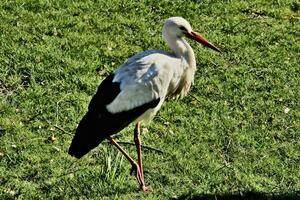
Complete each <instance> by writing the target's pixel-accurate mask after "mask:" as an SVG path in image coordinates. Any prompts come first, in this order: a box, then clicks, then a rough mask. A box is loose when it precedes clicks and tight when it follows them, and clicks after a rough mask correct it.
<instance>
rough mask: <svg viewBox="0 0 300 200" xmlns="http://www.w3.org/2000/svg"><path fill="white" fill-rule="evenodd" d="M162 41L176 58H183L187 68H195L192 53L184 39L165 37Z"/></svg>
mask: <svg viewBox="0 0 300 200" xmlns="http://www.w3.org/2000/svg"><path fill="white" fill-rule="evenodd" d="M164 39H165V41H166V42H167V43H168V46H169V47H170V48H171V49H172V51H174V53H175V55H176V56H177V57H178V58H181V57H183V58H184V59H185V60H186V62H187V63H188V65H189V67H191V68H196V59H195V54H194V51H193V49H192V47H191V46H190V45H189V44H188V43H187V41H186V40H185V39H183V38H182V37H170V36H165V35H164Z"/></svg>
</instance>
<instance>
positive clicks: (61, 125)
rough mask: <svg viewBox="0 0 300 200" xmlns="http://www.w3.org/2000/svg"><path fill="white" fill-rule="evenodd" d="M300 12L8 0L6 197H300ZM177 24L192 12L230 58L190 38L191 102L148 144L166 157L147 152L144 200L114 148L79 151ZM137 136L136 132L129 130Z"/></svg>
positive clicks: (266, 5) (1, 43)
mask: <svg viewBox="0 0 300 200" xmlns="http://www.w3.org/2000/svg"><path fill="white" fill-rule="evenodd" d="M299 7H300V3H299V1H297V0H277V1H267V0H265V1H263V0H256V1H249V2H248V1H242V0H236V1H230V0H228V1H214V0H204V1H196V0H194V1H180V0H174V1H166V0H162V1H141V2H140V3H137V2H135V1H129V0H128V1H117V0H113V1H102V0H98V1H70V0H66V1H62V0H59V1H51V0H50V1H46V0H44V1H43V0H27V1H21V0H18V1H17V0H14V1H9V0H3V1H1V2H0V21H1V23H0V100H1V101H0V199H62V198H65V199H69V198H72V199H77V198H79V199H85V198H89V199H100V198H106V199H114V198H115V199H120V198H121V199H134V198H137V199H169V198H177V197H182V198H186V199H191V198H193V197H196V198H197V197H198V198H200V197H203V196H205V195H211V196H210V197H211V198H214V195H219V196H220V197H222V195H225V194H227V195H231V194H232V195H234V194H238V195H240V194H244V193H247V192H257V193H264V194H268V195H272V194H274V195H277V196H279V197H280V196H282V195H283V194H286V193H289V194H291V195H296V194H297V192H299V191H300V136H299V134H300V131H299V130H300V109H299V108H300V103H299V102H300V101H299V99H300V92H299V91H300V83H299V80H300V79H299V74H300V70H299V63H300V54H299V52H300V42H299V38H300V34H299V33H300V26H299V20H300V11H299V9H300V8H299ZM170 16H183V17H185V18H186V19H187V20H188V21H190V22H191V24H192V26H193V27H194V29H195V30H197V31H198V32H200V33H202V34H203V35H204V36H205V37H206V38H207V39H209V40H210V41H211V42H213V43H214V44H216V45H217V46H218V47H220V48H221V49H222V50H223V51H224V53H223V54H222V55H219V54H217V53H215V52H213V51H212V50H209V49H206V48H203V47H202V46H201V45H197V44H195V43H194V42H190V43H191V45H192V46H193V48H194V51H195V54H196V57H197V66H198V71H197V73H196V77H195V84H194V86H193V88H192V90H191V92H190V95H189V96H187V97H186V98H184V99H183V100H180V101H170V102H167V103H166V104H165V105H164V106H163V108H162V110H161V111H160V112H159V114H158V116H157V117H156V118H155V119H154V121H153V122H152V123H151V126H150V127H148V129H149V132H148V133H144V134H143V135H142V140H143V144H145V145H147V146H152V147H155V148H157V149H160V150H162V151H163V152H164V153H163V154H161V153H157V152H155V151H152V150H144V168H145V179H146V183H147V184H148V185H151V187H152V188H153V192H152V193H147V194H144V193H141V192H138V190H137V183H136V180H135V179H134V177H131V176H129V170H130V165H129V163H128V162H127V161H126V160H125V159H124V158H123V157H122V156H121V155H120V154H119V153H118V152H117V151H116V150H115V148H114V147H112V146H110V145H109V144H108V143H102V144H101V145H99V147H98V148H96V149H95V150H93V151H92V152H90V153H89V154H88V155H87V156H85V157H84V158H83V159H81V160H78V161H76V160H75V159H74V158H72V157H70V156H69V155H68V154H67V150H68V147H69V145H70V142H71V139H72V135H73V133H74V130H75V128H76V125H77V123H78V122H79V120H80V119H81V117H82V116H83V115H84V113H85V112H86V110H87V105H88V103H89V100H90V99H91V96H92V95H93V94H94V93H95V91H96V89H97V86H98V85H99V83H100V82H101V80H103V78H104V77H105V76H106V75H107V74H109V73H110V72H112V71H113V70H115V69H116V68H117V67H118V66H119V65H120V64H122V63H123V62H124V61H125V60H126V58H128V57H129V56H131V55H134V54H135V53H138V52H140V51H143V50H147V49H163V50H167V46H166V45H165V43H164V42H163V40H162V38H161V28H162V24H163V22H164V20H165V19H166V18H168V17H170ZM287 111H288V112H287ZM132 139H133V126H130V127H129V128H127V129H125V130H124V131H122V132H121V133H120V134H119V135H118V140H120V141H126V142H132ZM125 147H126V148H127V149H128V150H129V151H130V153H131V154H132V155H135V149H134V147H133V146H130V145H126V146H125ZM298 194H299V193H298ZM256 199H257V198H256Z"/></svg>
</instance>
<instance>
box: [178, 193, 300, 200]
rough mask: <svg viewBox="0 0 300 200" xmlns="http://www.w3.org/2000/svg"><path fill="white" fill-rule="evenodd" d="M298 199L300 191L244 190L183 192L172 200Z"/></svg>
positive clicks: (299, 199) (299, 198)
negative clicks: (203, 192) (237, 191)
mask: <svg viewBox="0 0 300 200" xmlns="http://www.w3.org/2000/svg"><path fill="white" fill-rule="evenodd" d="M240 199H242V200H296V199H297V200H300V191H298V192H291V193H283V194H275V193H274V194H273V193H260V192H246V193H239V194H193V193H188V194H183V195H181V196H179V197H176V198H173V200H240Z"/></svg>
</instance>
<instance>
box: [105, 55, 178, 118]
mask: <svg viewBox="0 0 300 200" xmlns="http://www.w3.org/2000/svg"><path fill="white" fill-rule="evenodd" d="M175 61H176V62H178V59H176V58H174V57H172V56H170V55H168V54H165V53H161V52H160V51H159V52H158V51H146V52H144V53H143V54H139V55H137V56H135V57H133V58H131V59H130V60H129V61H128V62H127V63H125V64H124V65H123V66H121V67H120V68H119V69H118V70H117V71H116V73H115V77H114V79H113V82H114V83H120V90H121V91H120V93H119V94H118V95H117V96H116V98H115V99H114V100H113V101H112V102H111V103H110V104H108V105H107V106H106V107H107V109H108V110H109V111H110V112H111V113H118V112H122V111H128V110H131V109H133V108H135V107H138V106H141V105H143V104H145V103H148V102H151V101H153V100H155V99H161V100H162V101H163V100H164V99H165V97H166V94H167V92H168V89H169V85H170V82H171V79H172V77H173V74H174V68H173V66H172V64H173V63H174V62H175ZM176 64H177V63H176Z"/></svg>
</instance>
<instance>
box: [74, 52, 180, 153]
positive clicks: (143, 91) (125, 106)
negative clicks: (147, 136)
mask: <svg viewBox="0 0 300 200" xmlns="http://www.w3.org/2000/svg"><path fill="white" fill-rule="evenodd" d="M173 60H174V59H173ZM166 63H168V64H166ZM169 64H171V65H169ZM171 66H172V57H171V56H169V55H167V54H164V53H160V52H154V51H146V52H143V53H141V54H138V55H136V56H134V57H132V58H130V59H129V60H128V61H127V62H126V63H125V64H124V65H122V66H121V67H120V68H119V69H118V70H117V71H116V72H115V73H114V74H111V75H110V76H108V77H107V78H106V79H105V80H104V81H103V82H102V83H101V84H100V86H99V88H98V91H97V93H96V94H95V96H94V97H93V98H92V100H91V102H90V104H89V109H88V112H87V113H86V114H85V116H84V117H83V119H82V120H81V121H80V123H79V125H78V127H77V130H76V133H75V136H74V138H73V140H72V143H71V146H70V149H69V154H71V155H73V156H75V157H77V158H80V157H82V156H83V155H85V154H86V153H88V152H89V151H90V150H91V149H93V148H94V147H96V146H97V145H98V144H99V143H101V142H102V141H103V140H104V139H105V138H107V137H108V136H109V135H112V134H116V133H118V132H119V131H120V130H122V129H123V128H125V127H126V126H128V125H129V124H130V123H131V122H133V121H135V120H136V119H138V118H139V117H140V116H142V115H143V114H144V113H145V115H146V114H148V112H147V111H149V110H150V111H152V110H153V112H151V114H149V115H146V116H149V117H148V118H151V117H153V116H154V115H155V113H156V112H157V111H158V109H159V108H160V106H161V105H162V102H163V101H164V99H165V96H166V94H167V91H168V85H169V84H170V80H171V78H172V76H173V71H172V67H171ZM151 109H152V110H151Z"/></svg>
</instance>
